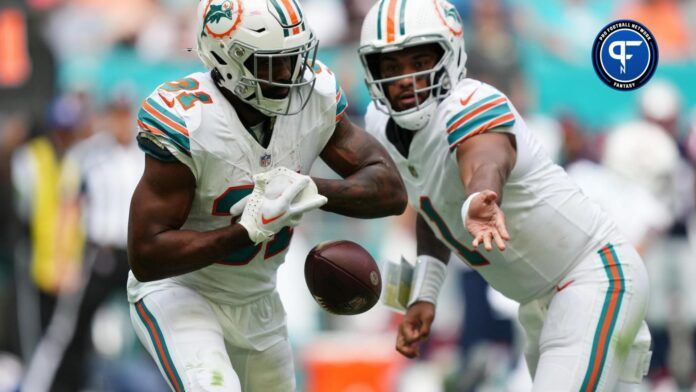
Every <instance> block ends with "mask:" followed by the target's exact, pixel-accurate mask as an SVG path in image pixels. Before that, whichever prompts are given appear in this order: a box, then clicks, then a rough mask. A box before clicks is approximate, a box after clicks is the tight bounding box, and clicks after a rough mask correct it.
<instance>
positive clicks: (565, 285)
mask: <svg viewBox="0 0 696 392" xmlns="http://www.w3.org/2000/svg"><path fill="white" fill-rule="evenodd" d="M573 282H575V279H571V280H569V281H567V282H565V283H563V284H562V285H556V292H557V293H560V292H561V291H562V290H563V289H565V288H566V287H568V286H570V284H571V283H573Z"/></svg>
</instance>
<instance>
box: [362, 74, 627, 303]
mask: <svg viewBox="0 0 696 392" xmlns="http://www.w3.org/2000/svg"><path fill="white" fill-rule="evenodd" d="M388 122H389V116H388V115H387V114H385V113H383V112H381V111H379V110H378V109H377V108H376V107H375V105H374V103H372V104H371V105H370V107H369V108H368V112H367V115H366V128H367V130H368V132H370V133H371V134H372V135H373V136H375V137H376V138H377V139H378V140H379V141H380V142H381V143H382V144H383V145H384V146H385V147H386V148H387V150H388V151H389V153H390V155H391V156H392V158H394V161H395V162H396V165H397V166H398V168H399V171H400V172H401V175H402V177H403V178H404V182H405V184H406V188H407V191H408V197H409V202H410V203H411V205H412V206H413V207H414V208H416V209H417V210H418V212H419V213H420V214H421V215H422V216H423V217H424V218H425V220H426V221H427V222H428V224H429V226H430V227H431V229H432V230H433V232H434V233H435V235H436V236H437V237H438V238H439V239H440V240H442V242H443V243H445V244H446V245H447V246H448V247H449V248H450V249H451V250H452V251H453V252H456V253H457V254H458V255H459V256H460V257H462V258H463V259H464V260H466V261H467V262H468V264H470V265H471V266H472V267H473V268H474V269H476V270H477V271H478V272H480V273H481V275H482V276H483V277H484V278H485V279H486V280H487V281H488V282H489V283H490V284H491V286H493V287H494V288H495V289H496V290H498V291H500V292H501V293H503V294H504V295H505V296H507V297H509V298H511V299H513V300H516V301H518V302H521V303H524V302H527V301H529V300H531V299H534V298H537V297H538V296H540V295H542V294H543V293H545V292H546V291H548V290H549V289H551V288H552V287H553V286H554V285H555V284H557V283H558V282H559V281H560V279H561V278H562V277H563V276H564V275H565V274H566V273H567V272H568V271H569V270H570V269H572V268H573V266H575V265H576V264H577V263H578V262H580V261H581V260H582V259H583V258H585V256H586V255H589V254H590V253H592V252H597V251H598V250H599V249H600V248H601V247H602V246H604V245H605V244H607V243H608V242H610V241H617V240H621V237H619V235H618V234H617V232H616V230H615V228H614V225H613V223H611V222H610V221H609V220H608V218H607V217H606V216H605V214H604V213H603V212H602V211H601V209H600V208H599V207H598V206H597V205H595V204H594V203H593V202H591V201H590V200H589V199H588V198H587V197H585V195H584V194H583V193H582V192H581V191H580V189H579V188H578V187H577V186H576V185H575V184H574V183H573V182H572V181H571V180H570V178H569V177H568V176H567V175H566V173H565V172H564V171H563V169H562V168H561V167H559V166H557V165H555V164H554V163H553V162H552V161H551V160H550V159H549V158H548V157H547V156H546V154H545V153H544V152H543V151H542V149H541V147H540V144H539V143H538V142H537V141H536V140H535V139H534V136H533V135H532V133H531V132H530V131H529V130H528V129H527V127H526V126H525V124H524V121H523V120H522V118H521V117H520V115H519V113H517V111H516V110H515V108H514V107H513V106H512V104H511V103H510V102H509V101H508V99H507V97H505V96H504V95H503V94H502V93H501V92H499V91H498V90H497V89H495V88H494V87H492V86H489V85H487V84H484V83H481V82H479V81H476V80H473V79H465V80H463V81H461V82H460V83H459V84H458V85H457V87H456V88H455V89H454V91H452V93H451V94H450V96H449V97H447V98H446V99H445V100H444V101H442V102H441V103H440V104H439V106H438V110H437V113H436V115H435V116H434V117H433V119H432V120H431V121H430V123H429V124H428V126H427V127H426V128H424V129H423V130H420V131H417V132H415V134H414V135H413V140H412V142H411V144H410V149H409V152H408V158H406V157H404V156H403V155H402V154H401V153H400V152H399V151H398V150H397V148H396V147H395V146H394V144H392V142H391V141H390V140H389V138H388V136H387V131H386V128H387V124H388ZM483 132H505V133H510V134H513V135H515V139H516V142H517V161H516V163H515V166H514V169H513V170H512V173H511V174H510V176H509V178H508V181H507V183H506V184H505V186H504V187H503V194H502V198H503V199H502V205H501V208H502V210H503V212H504V213H505V216H506V222H507V228H508V231H509V233H510V237H511V239H510V241H508V243H507V249H506V250H505V251H503V252H501V251H499V250H498V249H497V248H496V247H494V250H493V251H491V252H487V251H485V250H484V249H483V246H480V250H474V249H473V248H472V246H471V242H472V240H473V238H472V237H471V235H470V234H469V232H468V231H467V230H466V229H465V228H464V224H463V222H462V217H461V207H462V204H463V203H464V201H465V195H466V193H467V192H466V190H465V189H464V185H463V183H462V181H461V179H460V176H459V167H458V165H457V158H456V151H455V150H456V146H457V145H458V144H460V143H462V142H463V141H465V140H467V139H468V138H470V137H473V136H475V135H477V134H480V133H483Z"/></svg>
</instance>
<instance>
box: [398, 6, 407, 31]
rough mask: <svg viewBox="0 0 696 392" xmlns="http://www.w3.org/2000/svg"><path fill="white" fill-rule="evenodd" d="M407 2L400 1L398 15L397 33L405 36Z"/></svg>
mask: <svg viewBox="0 0 696 392" xmlns="http://www.w3.org/2000/svg"><path fill="white" fill-rule="evenodd" d="M407 1H408V0H401V12H400V13H399V19H401V21H400V22H399V32H400V33H401V35H406V2H407Z"/></svg>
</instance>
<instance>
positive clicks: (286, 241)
mask: <svg viewBox="0 0 696 392" xmlns="http://www.w3.org/2000/svg"><path fill="white" fill-rule="evenodd" d="M253 189H254V186H253V185H242V186H236V187H231V188H228V189H227V190H226V191H225V192H224V193H223V194H222V195H220V196H219V197H218V198H217V199H215V201H214V202H213V211H212V214H213V215H214V216H231V215H230V208H232V206H233V205H235V204H236V203H237V202H238V201H240V200H242V199H243V198H245V197H246V196H248V195H250V194H251V192H252V190H253ZM292 233H293V230H292V229H291V228H289V227H284V228H283V229H282V230H280V231H279V232H278V233H277V234H276V235H275V236H273V238H271V240H270V241H268V242H265V243H263V244H259V245H249V246H247V247H244V248H241V249H238V250H236V251H235V252H233V253H231V254H229V255H227V256H225V257H224V258H223V259H222V260H220V261H218V264H224V265H230V266H241V265H247V264H249V263H250V262H251V261H252V260H253V259H254V257H256V255H258V254H259V252H260V251H261V249H262V248H263V247H264V246H265V247H266V250H265V252H264V259H270V258H271V257H273V256H275V255H277V254H279V253H281V252H283V251H284V250H285V249H287V248H288V246H290V240H291V239H292Z"/></svg>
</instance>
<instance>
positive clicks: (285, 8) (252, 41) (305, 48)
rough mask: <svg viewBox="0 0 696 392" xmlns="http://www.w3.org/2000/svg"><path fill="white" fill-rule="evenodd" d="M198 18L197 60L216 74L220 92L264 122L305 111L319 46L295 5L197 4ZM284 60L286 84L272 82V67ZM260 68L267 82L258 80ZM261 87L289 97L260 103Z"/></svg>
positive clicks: (238, 0)
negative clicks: (287, 72) (223, 90)
mask: <svg viewBox="0 0 696 392" xmlns="http://www.w3.org/2000/svg"><path fill="white" fill-rule="evenodd" d="M197 17H198V25H197V34H198V40H197V43H198V47H197V49H198V56H199V57H200V59H201V61H203V64H205V66H206V67H207V68H208V69H210V70H216V71H217V72H218V73H219V76H220V80H221V84H222V86H223V87H225V88H226V89H228V90H230V91H231V92H232V93H234V94H235V95H236V96H237V97H239V98H240V99H241V100H243V101H244V102H246V103H248V104H249V105H251V106H253V107H254V108H256V109H257V110H259V111H260V112H262V113H264V114H265V115H268V116H276V115H289V114H296V113H299V112H300V111H301V110H302V109H303V108H304V106H305V105H306V104H307V102H308V101H309V97H310V96H311V94H312V91H313V89H314V82H315V79H316V75H315V73H314V70H313V67H314V61H315V58H316V50H317V44H318V41H317V39H316V38H315V37H314V34H313V33H312V31H311V30H310V29H309V26H308V25H307V24H306V20H305V19H304V13H303V10H302V7H301V6H300V2H299V0H199V4H198V14H197ZM288 59H289V60H291V61H292V63H293V66H292V75H291V77H290V79H289V80H282V81H278V80H273V78H272V75H273V64H274V62H276V63H277V62H279V61H287V60H288ZM274 60H275V61H274ZM260 66H263V67H264V68H265V67H267V71H268V77H267V78H263V79H261V78H259V76H258V75H259V73H258V71H259V67H260ZM264 84H265V85H270V86H274V87H278V88H287V89H288V91H289V92H288V94H283V95H284V97H282V98H281V97H265V96H264V95H263V93H262V91H261V86H262V85H264Z"/></svg>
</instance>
